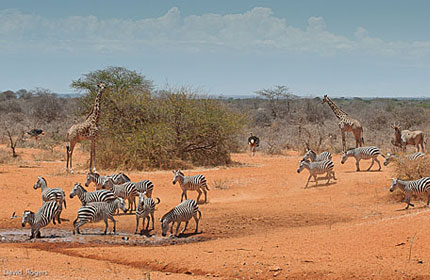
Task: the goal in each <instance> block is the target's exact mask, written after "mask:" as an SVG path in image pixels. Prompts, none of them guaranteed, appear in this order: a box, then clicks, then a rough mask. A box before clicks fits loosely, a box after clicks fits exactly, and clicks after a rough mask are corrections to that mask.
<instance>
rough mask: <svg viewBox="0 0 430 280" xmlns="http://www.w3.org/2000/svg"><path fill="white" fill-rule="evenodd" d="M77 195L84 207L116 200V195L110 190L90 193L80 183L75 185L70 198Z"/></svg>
mask: <svg viewBox="0 0 430 280" xmlns="http://www.w3.org/2000/svg"><path fill="white" fill-rule="evenodd" d="M75 195H77V196H78V197H79V200H80V201H81V204H82V206H84V205H86V204H87V203H90V202H105V201H109V200H113V199H115V195H114V194H113V193H112V192H111V191H109V190H97V191H94V192H88V191H87V190H86V189H84V187H82V185H81V184H80V183H75V185H74V186H73V189H72V192H71V193H70V198H73V197H74V196H75Z"/></svg>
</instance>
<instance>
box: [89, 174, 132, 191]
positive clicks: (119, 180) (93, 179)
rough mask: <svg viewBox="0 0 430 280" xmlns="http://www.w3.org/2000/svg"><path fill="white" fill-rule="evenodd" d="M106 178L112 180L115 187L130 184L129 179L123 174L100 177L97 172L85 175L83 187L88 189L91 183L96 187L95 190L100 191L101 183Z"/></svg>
mask: <svg viewBox="0 0 430 280" xmlns="http://www.w3.org/2000/svg"><path fill="white" fill-rule="evenodd" d="M107 178H111V179H112V180H113V183H114V184H117V185H120V184H124V183H126V182H130V178H129V177H128V176H127V175H126V174H124V173H123V172H120V173H118V174H112V175H106V176H102V175H100V174H99V173H97V172H94V173H92V172H91V173H87V179H86V180H85V187H88V186H89V185H90V184H91V183H94V184H95V185H96V189H97V190H100V189H102V188H103V183H104V181H105V180H106V179H107Z"/></svg>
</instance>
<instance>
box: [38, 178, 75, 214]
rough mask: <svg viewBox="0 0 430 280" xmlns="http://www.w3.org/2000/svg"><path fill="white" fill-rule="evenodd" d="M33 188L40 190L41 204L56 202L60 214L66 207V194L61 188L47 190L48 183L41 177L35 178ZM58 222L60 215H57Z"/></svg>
mask: <svg viewBox="0 0 430 280" xmlns="http://www.w3.org/2000/svg"><path fill="white" fill-rule="evenodd" d="M33 188H34V189H35V190H37V189H38V188H40V189H41V190H42V201H43V203H45V202H48V201H56V202H57V203H58V205H59V207H60V214H61V212H62V210H63V204H64V208H67V207H66V194H65V193H64V191H63V190H62V189H61V188H48V183H47V182H46V179H45V178H43V177H42V176H39V177H38V178H37V181H36V183H35V184H34V185H33ZM58 222H60V215H58Z"/></svg>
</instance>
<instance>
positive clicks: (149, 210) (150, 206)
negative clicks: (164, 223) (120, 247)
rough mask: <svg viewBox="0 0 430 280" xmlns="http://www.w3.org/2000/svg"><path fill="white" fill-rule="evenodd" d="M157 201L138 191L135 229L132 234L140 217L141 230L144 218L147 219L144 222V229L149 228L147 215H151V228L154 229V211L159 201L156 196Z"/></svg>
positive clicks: (137, 225) (137, 226)
mask: <svg viewBox="0 0 430 280" xmlns="http://www.w3.org/2000/svg"><path fill="white" fill-rule="evenodd" d="M156 200H157V202H155V201H154V200H153V199H152V198H150V197H146V198H145V193H139V203H138V204H137V210H136V230H135V232H134V234H137V230H138V228H139V220H140V218H142V219H143V221H142V230H144V227H145V220H146V219H147V220H148V221H147V223H146V230H148V228H149V219H150V218H149V215H151V220H152V229H154V211H155V206H156V205H157V204H159V203H160V199H159V198H158V197H157V198H156Z"/></svg>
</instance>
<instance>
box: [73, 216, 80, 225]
mask: <svg viewBox="0 0 430 280" xmlns="http://www.w3.org/2000/svg"><path fill="white" fill-rule="evenodd" d="M78 219H79V215H78V216H77V217H76V219H75V220H74V221H73V227H75V225H76V222H77V221H78Z"/></svg>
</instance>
